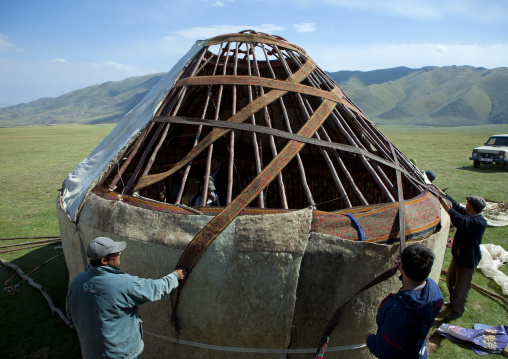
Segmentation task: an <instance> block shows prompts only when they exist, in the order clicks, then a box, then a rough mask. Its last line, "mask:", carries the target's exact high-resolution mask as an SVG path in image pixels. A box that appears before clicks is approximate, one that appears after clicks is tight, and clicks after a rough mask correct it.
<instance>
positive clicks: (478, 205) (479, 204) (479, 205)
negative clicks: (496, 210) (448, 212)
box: [466, 196, 487, 213]
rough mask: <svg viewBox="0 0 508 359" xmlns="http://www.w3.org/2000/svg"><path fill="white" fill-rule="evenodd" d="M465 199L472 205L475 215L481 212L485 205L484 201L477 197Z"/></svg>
mask: <svg viewBox="0 0 508 359" xmlns="http://www.w3.org/2000/svg"><path fill="white" fill-rule="evenodd" d="M466 199H467V200H468V201H469V203H471V204H472V205H473V208H474V211H475V212H476V213H481V211H483V209H484V208H485V206H486V205H487V204H486V203H485V200H484V199H483V198H481V197H478V196H467V197H466Z"/></svg>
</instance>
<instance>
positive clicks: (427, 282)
mask: <svg viewBox="0 0 508 359" xmlns="http://www.w3.org/2000/svg"><path fill="white" fill-rule="evenodd" d="M433 263H434V254H433V253H432V251H431V250H430V249H428V248H427V247H425V246H423V245H421V244H412V245H409V246H407V247H406V248H405V249H404V251H403V252H402V255H401V264H400V266H399V271H400V273H401V278H402V288H401V289H400V290H399V291H398V292H397V293H391V294H389V295H388V296H387V297H386V298H385V299H384V300H383V301H382V302H381V304H380V306H379V308H378V312H377V315H376V323H377V326H378V328H377V333H376V334H367V335H366V336H365V343H366V344H367V347H368V349H369V351H370V352H371V353H372V354H374V355H375V356H376V357H377V358H380V359H384V358H386V359H388V358H390V359H395V358H415V359H416V358H427V350H426V346H427V334H428V332H429V329H430V327H431V325H432V323H433V322H434V319H435V318H436V316H437V314H438V313H439V311H440V309H441V307H442V306H443V295H442V294H441V290H440V289H439V287H438V285H437V284H436V282H434V281H433V280H432V279H431V278H428V276H429V273H430V270H431V269H432V264H433Z"/></svg>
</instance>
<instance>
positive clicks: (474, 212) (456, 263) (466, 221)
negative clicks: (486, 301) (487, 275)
mask: <svg viewBox="0 0 508 359" xmlns="http://www.w3.org/2000/svg"><path fill="white" fill-rule="evenodd" d="M440 195H441V196H443V197H444V198H447V199H448V200H449V201H450V202H451V204H452V206H451V207H450V206H449V205H448V203H447V202H446V201H445V200H444V198H440V202H441V204H442V205H443V208H444V209H445V210H446V211H447V212H448V214H449V215H450V220H451V222H452V224H453V225H454V226H455V228H457V231H456V232H455V236H454V238H453V244H452V260H451V262H450V266H449V267H448V272H447V273H446V285H447V287H448V292H449V293H450V302H447V303H445V305H446V306H449V307H450V308H451V311H450V313H449V314H448V315H447V316H446V317H445V320H446V321H449V320H453V319H457V318H460V317H461V316H462V315H463V314H464V312H465V310H466V302H467V297H468V295H469V290H470V289H471V283H472V281H473V275H474V272H475V269H476V267H477V266H478V263H480V260H481V259H482V252H481V250H480V244H481V243H482V238H483V234H484V233H485V229H486V228H487V221H486V220H485V218H483V216H482V214H481V213H482V211H483V209H484V208H485V205H486V203H485V200H484V199H483V198H481V197H478V196H467V197H466V200H467V203H466V208H464V207H462V206H461V205H460V204H458V203H457V202H456V201H455V200H454V199H453V198H452V197H450V196H449V195H447V194H446V193H445V192H443V191H440Z"/></svg>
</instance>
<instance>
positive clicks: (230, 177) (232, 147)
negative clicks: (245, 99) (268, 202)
mask: <svg viewBox="0 0 508 359" xmlns="http://www.w3.org/2000/svg"><path fill="white" fill-rule="evenodd" d="M240 46H241V43H238V42H237V43H236V46H235V66H234V69H233V75H235V76H236V75H238V48H239V47H240ZM231 112H232V115H233V116H234V115H236V86H235V85H233V103H232V108H231ZM229 137H230V139H229V166H228V187H227V193H226V202H225V203H224V204H222V203H221V205H224V206H228V205H229V204H230V203H231V200H232V197H233V170H234V166H235V131H231V133H230V135H229ZM219 199H220V198H219ZM221 201H224V199H221Z"/></svg>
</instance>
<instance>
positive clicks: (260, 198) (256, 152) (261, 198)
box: [246, 43, 265, 208]
mask: <svg viewBox="0 0 508 359" xmlns="http://www.w3.org/2000/svg"><path fill="white" fill-rule="evenodd" d="M246 46H247V51H246V57H247V65H248V67H247V71H248V74H249V76H252V70H251V64H250V61H251V60H250V56H249V52H250V51H252V52H254V47H253V45H252V44H251V43H249V44H248V45H247V44H246ZM247 90H248V94H249V103H252V101H253V96H252V86H251V85H249V86H248V88H247ZM250 118H251V123H252V124H253V125H256V118H255V116H254V115H251V117H250ZM252 144H253V146H254V158H255V160H256V171H257V174H258V175H259V174H260V173H261V170H262V163H261V156H260V154H259V152H260V150H259V145H258V141H257V135H256V132H252ZM264 196H265V195H264V191H261V192H259V195H258V206H259V208H265V197H264Z"/></svg>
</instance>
